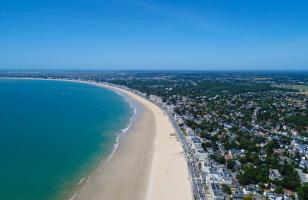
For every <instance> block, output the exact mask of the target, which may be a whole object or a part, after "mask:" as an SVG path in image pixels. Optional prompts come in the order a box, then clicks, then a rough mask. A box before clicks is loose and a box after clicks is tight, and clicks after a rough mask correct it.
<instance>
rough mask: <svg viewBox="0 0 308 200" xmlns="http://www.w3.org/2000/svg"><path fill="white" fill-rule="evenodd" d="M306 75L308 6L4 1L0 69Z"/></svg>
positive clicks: (291, 2)
mask: <svg viewBox="0 0 308 200" xmlns="http://www.w3.org/2000/svg"><path fill="white" fill-rule="evenodd" d="M14 68H36V69H59V68H64V69H75V68H78V69H80V68H83V69H186V70H187V69H206V70H219V69H220V70H224V69H283V70H284V69H288V70H292V69H308V1H307V0H186V1H180V0H123V1H121V0H0V69H14Z"/></svg>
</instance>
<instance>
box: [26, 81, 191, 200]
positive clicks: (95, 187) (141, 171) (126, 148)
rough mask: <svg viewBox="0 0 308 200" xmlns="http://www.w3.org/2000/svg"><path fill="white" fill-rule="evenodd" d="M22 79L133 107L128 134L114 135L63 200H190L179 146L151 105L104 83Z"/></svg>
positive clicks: (160, 112) (163, 117)
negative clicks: (84, 90) (70, 86)
mask: <svg viewBox="0 0 308 200" xmlns="http://www.w3.org/2000/svg"><path fill="white" fill-rule="evenodd" d="M22 79H35V80H54V81H68V82H76V83H81V84H89V85H93V86H97V87H102V88H105V89H108V90H112V91H113V92H116V93H118V94H119V95H121V96H122V97H123V98H124V99H125V100H126V101H127V102H128V103H129V104H130V103H133V104H135V106H138V107H139V108H138V109H139V110H138V111H137V113H136V114H135V119H134V120H133V121H132V122H130V124H131V126H130V127H129V126H128V127H129V128H128V130H126V131H125V133H124V134H123V132H122V133H119V136H118V139H117V140H118V141H115V142H116V143H115V144H114V145H117V146H116V147H115V146H114V148H113V150H112V152H111V154H110V155H109V157H108V158H103V159H102V161H101V162H100V163H99V164H98V166H97V167H96V168H95V169H94V170H93V171H92V172H90V174H89V176H87V177H84V178H82V179H81V180H80V183H79V184H78V187H77V192H76V193H75V194H74V195H73V196H71V198H69V200H96V199H100V200H101V199H115V200H122V199H123V200H124V199H125V200H126V199H132V200H138V199H147V200H152V199H153V200H156V199H178V200H181V199H183V200H186V199H187V200H189V199H193V192H192V187H191V182H190V175H189V171H188V166H187V162H186V160H185V157H184V155H183V149H182V146H181V144H180V142H179V141H178V138H177V137H176V134H175V130H174V128H173V126H172V124H171V122H170V120H169V118H168V116H167V115H166V114H165V113H164V111H163V110H162V109H161V108H159V107H158V106H157V105H155V104H154V103H152V102H150V101H148V100H146V99H145V98H143V97H140V96H138V95H136V94H134V93H133V92H131V91H129V90H127V89H123V88H121V87H115V86H111V85H108V84H106V83H96V82H93V81H86V80H70V79H36V78H22ZM130 106H132V105H130ZM133 112H135V111H133ZM133 115H134V114H133ZM121 131H122V130H121ZM179 191H181V192H179Z"/></svg>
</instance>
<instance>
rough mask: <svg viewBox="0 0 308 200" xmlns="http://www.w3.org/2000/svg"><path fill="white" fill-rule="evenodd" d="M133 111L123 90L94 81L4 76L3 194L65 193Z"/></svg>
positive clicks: (7, 198)
mask: <svg viewBox="0 0 308 200" xmlns="http://www.w3.org/2000/svg"><path fill="white" fill-rule="evenodd" d="M131 116H132V109H131V108H130V106H129V104H128V103H127V102H126V101H125V100H124V98H123V97H122V96H120V95H118V94H116V93H114V92H112V91H109V90H106V89H102V88H99V87H95V86H92V85H86V84H81V83H72V82H62V81H48V80H12V79H11V80H8V79H7V80H5V79H4V80H1V79H0V199H3V200H58V199H67V198H68V197H69V196H70V195H72V193H73V191H74V190H76V187H77V185H78V183H79V182H80V180H81V179H82V178H83V177H85V176H86V175H88V174H89V172H90V171H91V170H93V168H94V167H95V166H97V164H98V163H99V162H100V161H101V159H102V158H107V157H108V155H110V153H111V151H112V149H113V145H114V144H115V141H116V138H117V135H118V134H119V132H120V131H121V130H123V129H124V128H126V127H127V125H128V124H129V122H130V118H131Z"/></svg>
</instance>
